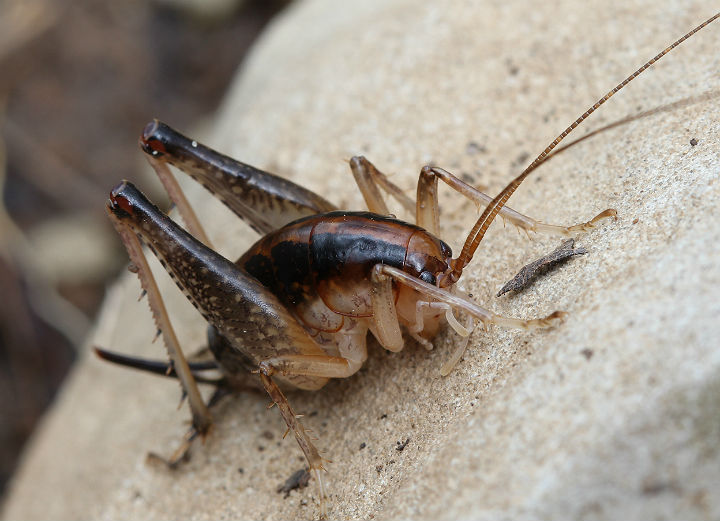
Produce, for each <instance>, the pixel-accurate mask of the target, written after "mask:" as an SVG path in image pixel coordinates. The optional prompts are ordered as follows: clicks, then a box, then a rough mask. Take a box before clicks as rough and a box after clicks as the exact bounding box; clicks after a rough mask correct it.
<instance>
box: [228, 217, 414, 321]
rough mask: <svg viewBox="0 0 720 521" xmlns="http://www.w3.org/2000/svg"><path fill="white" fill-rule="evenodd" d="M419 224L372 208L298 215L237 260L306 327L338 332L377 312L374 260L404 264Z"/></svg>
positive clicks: (375, 261)
mask: <svg viewBox="0 0 720 521" xmlns="http://www.w3.org/2000/svg"><path fill="white" fill-rule="evenodd" d="M418 231H421V232H423V233H427V232H424V231H423V230H422V229H421V228H418V227H417V226H414V225H411V224H407V223H404V222H402V221H399V220H397V219H392V218H389V217H384V216H380V215H376V214H372V213H369V212H330V213H326V214H321V215H317V216H312V217H307V218H304V219H300V220H298V221H295V222H293V223H290V224H288V225H287V226H285V227H283V228H281V229H280V230H278V231H276V232H274V233H271V234H269V235H267V236H265V237H263V238H262V239H260V240H259V241H258V242H257V243H255V245H254V246H252V247H251V248H250V249H249V250H248V252H247V253H245V255H243V256H242V257H241V258H240V260H238V264H239V265H240V266H242V267H243V269H245V270H246V271H247V272H248V273H249V274H250V275H252V276H253V277H255V278H256V279H257V280H258V281H260V282H261V283H262V284H263V285H264V286H265V287H267V288H268V289H270V290H271V291H272V292H273V293H274V294H275V295H276V296H277V297H278V298H280V300H281V301H283V303H284V304H285V305H286V306H287V307H288V309H289V310H290V311H291V312H292V313H294V314H295V315H296V316H297V317H298V319H299V320H300V321H301V322H302V323H303V324H304V325H305V326H306V327H308V328H311V329H315V330H318V331H325V332H335V331H340V330H341V329H343V327H344V326H345V327H347V324H346V318H348V317H349V318H353V319H363V318H369V317H372V315H373V310H372V304H371V296H370V291H371V283H370V274H371V271H372V268H373V266H375V265H376V264H386V265H390V266H394V267H397V268H400V269H402V268H404V266H405V265H406V263H407V251H408V244H409V243H410V240H411V238H412V236H413V235H414V234H415V233H416V232H418Z"/></svg>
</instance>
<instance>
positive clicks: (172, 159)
mask: <svg viewBox="0 0 720 521" xmlns="http://www.w3.org/2000/svg"><path fill="white" fill-rule="evenodd" d="M143 139H144V144H143V148H144V150H145V151H146V152H148V153H149V154H151V155H152V156H153V157H155V158H156V159H160V160H163V161H167V162H168V163H170V164H172V165H174V166H177V167H178V168H180V169H181V170H183V171H184V172H186V173H187V174H188V175H190V176H192V178H193V179H195V180H196V181H198V182H199V183H200V184H202V185H203V186H204V187H205V188H207V189H208V190H209V191H210V192H211V193H212V194H214V195H215V196H216V197H217V198H218V199H220V200H221V201H222V202H223V203H224V204H225V205H226V206H227V207H228V208H230V210H232V211H233V212H235V213H236V214H237V215H238V216H240V217H241V218H243V219H244V220H245V221H246V222H247V223H248V224H249V225H250V226H252V228H253V229H254V230H256V231H257V232H258V233H260V234H266V233H269V232H271V231H273V230H277V229H278V228H281V227H282V226H283V225H285V224H287V223H289V222H291V221H294V220H295V219H299V218H301V217H305V216H308V215H313V214H317V213H323V212H329V211H332V210H334V209H335V206H334V205H333V204H332V203H329V202H328V201H326V200H325V199H323V198H322V197H320V196H319V195H317V194H315V193H314V192H311V191H310V190H307V189H306V188H303V187H302V186H300V185H297V184H295V183H293V182H291V181H288V180H287V179H283V178H282V177H278V176H276V175H274V174H270V173H268V172H264V171H262V170H260V169H258V168H255V167H253V166H250V165H247V164H245V163H241V162H240V161H237V160H235V159H233V158H231V157H228V156H226V155H224V154H220V153H219V152H216V151H215V150H213V149H211V148H208V147H206V146H204V145H202V144H200V143H198V142H197V141H191V140H190V139H188V138H187V137H185V136H183V135H182V134H180V133H179V132H177V131H175V130H174V129H172V128H170V127H168V126H167V125H165V124H164V123H160V122H155V124H154V126H152V127H151V128H149V129H147V131H146V133H145V134H144V135H143Z"/></svg>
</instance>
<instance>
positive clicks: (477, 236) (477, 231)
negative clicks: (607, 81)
mask: <svg viewBox="0 0 720 521" xmlns="http://www.w3.org/2000/svg"><path fill="white" fill-rule="evenodd" d="M717 18H720V13H717V14H715V15H714V16H712V17H710V18H708V19H707V20H706V21H704V22H703V23H701V24H700V25H698V26H697V27H695V29H693V30H692V31H690V32H689V33H687V34H686V35H685V36H683V37H682V38H680V39H678V40H676V41H675V42H674V43H672V44H671V45H670V46H669V47H667V48H666V49H665V50H663V51H661V52H660V53H658V54H657V55H656V56H655V57H654V58H652V59H651V60H649V61H648V62H646V63H645V65H643V66H642V67H640V68H639V69H638V70H636V71H635V72H633V73H632V74H631V75H630V76H628V77H627V78H625V79H624V80H623V81H621V82H620V83H618V84H617V85H616V86H615V87H614V88H613V89H612V90H610V91H609V92H608V93H607V94H605V95H604V96H603V97H602V98H600V99H599V100H598V101H596V102H595V104H594V105H593V106H592V107H590V108H589V109H588V110H587V111H585V113H584V114H583V115H582V116H580V117H579V118H577V119H576V120H575V121H574V122H573V123H572V124H571V125H570V126H569V127H568V128H566V129H565V130H563V131H562V133H561V134H560V135H559V136H558V137H556V138H555V139H554V140H553V142H552V143H550V144H549V145H548V146H547V148H546V149H545V150H543V151H542V153H541V154H540V155H539V156H537V157H536V158H535V160H534V161H533V162H532V163H530V165H529V166H528V167H527V168H526V169H525V170H523V172H522V173H521V174H520V175H519V176H517V177H516V178H515V179H513V180H512V181H511V182H510V183H509V184H508V185H507V186H506V187H505V188H504V189H503V190H502V192H500V193H499V194H498V195H497V196H496V197H495V198H494V199H493V200H492V201H490V203H489V204H488V205H487V207H486V208H485V211H484V212H483V213H482V215H481V216H480V218H479V219H478V220H477V222H476V223H475V226H473V228H472V230H471V231H470V233H469V234H468V238H467V239H466V240H465V244H464V245H463V248H462V251H461V252H460V255H458V257H457V259H453V260H452V261H451V262H450V271H449V272H448V273H447V275H446V276H445V277H443V279H442V281H441V286H443V287H446V286H449V285H451V284H454V283H455V282H457V280H458V279H459V278H460V275H461V274H462V271H463V268H465V266H467V264H468V263H469V262H470V260H471V259H472V257H473V255H474V254H475V250H477V248H478V246H479V245H480V241H481V240H482V239H483V237H484V236H485V232H486V231H487V229H488V227H489V226H490V224H491V223H492V222H493V220H494V219H495V216H496V215H497V214H498V212H499V211H500V209H501V208H502V207H503V206H505V203H506V202H507V200H508V199H509V198H510V196H511V195H512V194H513V192H515V190H517V188H518V186H520V183H522V182H523V181H524V180H525V178H526V177H527V176H528V175H530V173H531V172H532V171H533V170H535V169H536V168H537V167H538V166H540V165H541V164H542V163H543V162H544V161H545V160H546V159H547V157H548V155H549V154H550V152H552V150H553V149H554V148H555V147H556V146H557V145H558V143H560V142H561V141H562V140H563V139H564V138H565V136H567V135H568V134H570V132H572V131H573V130H574V129H575V127H577V126H578V125H579V124H580V123H582V122H583V121H584V120H585V119H586V118H587V117H588V116H589V115H590V114H592V113H593V112H595V110H597V108H598V107H599V106H600V105H602V104H603V103H605V102H606V101H607V100H608V99H610V98H611V97H612V96H613V95H614V94H615V93H616V92H618V91H619V90H620V89H622V88H623V87H624V86H625V85H627V84H628V83H630V82H631V81H632V80H634V79H635V78H637V77H638V76H639V75H640V74H642V73H643V72H644V71H645V70H646V69H647V68H648V67H650V66H651V65H652V64H654V63H655V62H656V61H658V60H659V59H660V58H662V57H663V56H665V55H666V54H667V53H669V52H670V51H671V50H673V49H674V48H675V47H677V46H678V45H680V44H681V43H683V42H684V41H685V40H687V39H688V38H690V37H691V36H692V35H693V34H695V33H696V32H698V31H699V30H700V29H702V28H703V27H705V26H706V25H708V24H710V23H711V22H713V21H714V20H716V19H717Z"/></svg>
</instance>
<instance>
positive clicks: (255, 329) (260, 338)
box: [118, 184, 326, 389]
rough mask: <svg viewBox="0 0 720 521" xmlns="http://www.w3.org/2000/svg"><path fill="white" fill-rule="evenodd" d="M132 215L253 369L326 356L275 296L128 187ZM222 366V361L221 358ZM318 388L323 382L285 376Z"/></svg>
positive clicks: (197, 304) (172, 273)
mask: <svg viewBox="0 0 720 521" xmlns="http://www.w3.org/2000/svg"><path fill="white" fill-rule="evenodd" d="M122 195H123V196H124V197H126V198H127V199H128V201H130V203H131V204H132V215H130V214H127V213H125V212H122V210H120V212H122V214H121V215H118V217H119V218H120V219H122V220H123V222H124V223H126V224H128V225H129V226H131V227H132V229H133V230H134V231H135V232H136V233H137V234H138V235H139V236H140V237H141V238H142V239H143V241H144V242H145V243H146V244H147V245H148V246H149V247H150V249H151V250H152V251H153V252H154V253H155V255H157V257H158V259H159V260H160V262H161V263H162V265H163V267H164V268H165V269H166V270H167V271H168V273H169V274H170V276H171V277H172V278H173V280H174V281H175V283H176V284H177V285H178V287H179V288H180V289H181V290H182V292H183V293H184V294H185V296H186V297H187V298H188V299H189V300H190V302H192V304H193V305H194V306H195V307H196V308H197V309H198V311H199V312H200V313H201V314H202V316H203V317H204V318H205V319H206V320H207V321H208V322H209V323H210V324H212V325H214V326H215V327H216V328H217V329H218V331H219V332H220V333H221V334H222V336H223V337H225V339H227V341H228V344H229V345H230V346H232V349H233V350H237V351H239V352H241V353H242V354H241V355H238V357H239V359H241V360H247V359H249V360H251V361H252V363H254V364H255V365H257V364H259V363H260V362H261V361H263V360H267V359H269V358H272V357H274V356H278V355H282V354H311V355H324V354H325V352H324V351H323V350H322V349H321V348H320V347H319V346H317V345H316V344H315V342H313V341H312V339H311V338H310V337H309V336H308V334H307V332H306V331H305V330H304V329H303V328H302V327H301V326H300V325H299V324H298V323H297V321H296V320H295V319H294V318H293V317H292V316H290V314H289V313H288V312H287V311H286V310H285V308H284V306H283V305H282V304H281V303H280V301H279V300H278V298H277V297H275V295H273V294H272V293H271V292H270V291H268V290H267V288H265V287H264V286H263V285H262V284H260V282H258V281H257V280H255V279H254V278H252V277H250V276H249V275H248V274H247V273H246V272H245V271H243V270H242V269H240V268H238V267H237V266H236V265H235V264H233V263H232V262H231V261H229V260H228V259H226V258H225V257H223V256H222V255H220V254H218V253H217V252H215V251H213V250H211V249H210V248H208V247H207V246H205V245H203V244H202V243H200V242H199V241H197V240H196V239H195V238H194V237H192V236H191V235H190V234H188V233H187V232H186V231H185V230H183V229H182V228H180V227H179V226H178V225H176V224H175V223H174V222H173V221H172V220H171V219H170V218H169V217H167V216H166V215H164V214H163V213H162V212H160V211H159V210H158V209H157V207H155V206H154V205H152V204H151V203H150V202H149V201H148V200H147V199H146V198H145V197H144V196H143V195H142V194H141V193H140V192H139V191H137V189H135V188H134V187H133V186H132V185H130V184H128V185H127V187H126V189H125V191H124V193H123V194H122ZM220 362H221V363H222V360H220ZM285 380H287V381H290V382H291V383H293V385H296V386H297V387H301V388H308V389H314V388H317V387H320V386H322V385H323V384H324V383H325V381H326V380H325V379H323V378H310V377H286V378H285Z"/></svg>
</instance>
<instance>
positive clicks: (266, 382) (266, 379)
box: [259, 362, 329, 519]
mask: <svg viewBox="0 0 720 521" xmlns="http://www.w3.org/2000/svg"><path fill="white" fill-rule="evenodd" d="M274 372H275V370H274V369H273V367H272V366H271V365H270V364H269V363H266V362H261V363H260V369H259V373H260V379H261V380H262V383H263V386H264V387H265V390H266V391H267V393H268V394H269V395H270V398H271V399H272V401H273V403H275V404H276V405H277V406H278V409H279V410H280V414H281V415H282V417H283V419H284V420H285V423H286V424H287V427H288V430H291V431H292V432H293V434H294V435H295V439H296V440H297V442H298V445H300V449H301V450H302V451H303V454H304V455H305V459H306V460H307V462H308V466H309V468H310V471H311V472H312V473H313V474H314V475H315V479H316V480H317V483H318V490H319V494H320V497H319V501H320V516H321V518H322V519H326V518H327V494H326V492H325V483H324V481H323V476H322V474H321V472H320V471H322V470H326V469H325V467H324V466H323V463H325V462H326V461H329V460H325V459H324V458H323V457H322V456H321V455H320V452H319V451H318V450H317V448H316V447H315V445H314V444H313V442H312V439H311V438H310V435H309V434H308V431H307V430H306V429H305V427H303V424H302V423H301V422H300V420H299V417H298V415H297V414H295V411H293V409H292V407H291V406H290V402H288V400H287V398H286V397H285V395H284V394H283V392H282V391H281V390H280V387H278V386H277V384H276V383H275V382H274V381H273V379H272V375H273V374H274Z"/></svg>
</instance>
